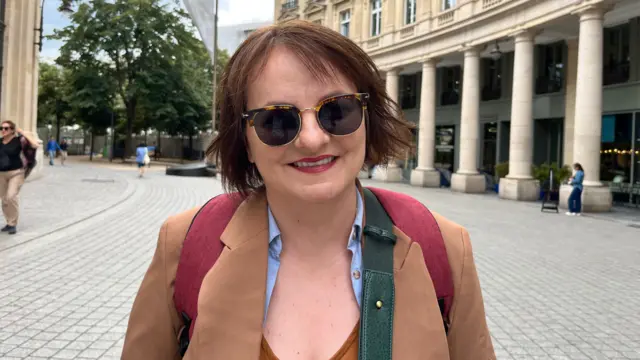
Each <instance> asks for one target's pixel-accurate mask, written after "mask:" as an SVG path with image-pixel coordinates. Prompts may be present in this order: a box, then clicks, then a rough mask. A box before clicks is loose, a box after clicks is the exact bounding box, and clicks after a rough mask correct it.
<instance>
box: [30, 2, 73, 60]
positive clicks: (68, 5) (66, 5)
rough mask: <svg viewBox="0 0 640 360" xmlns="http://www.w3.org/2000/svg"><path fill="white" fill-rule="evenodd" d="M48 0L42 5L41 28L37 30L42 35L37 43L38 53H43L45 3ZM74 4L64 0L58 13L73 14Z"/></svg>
mask: <svg viewBox="0 0 640 360" xmlns="http://www.w3.org/2000/svg"><path fill="white" fill-rule="evenodd" d="M45 1H46V0H42V4H41V5H40V28H37V29H36V30H38V32H39V33H40V36H39V37H38V42H36V45H38V51H39V52H42V39H43V38H44V31H43V28H44V2H45ZM72 2H73V0H62V3H61V4H60V7H58V11H60V12H63V13H67V14H69V13H72V12H73V8H71V3H72Z"/></svg>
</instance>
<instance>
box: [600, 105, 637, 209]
mask: <svg viewBox="0 0 640 360" xmlns="http://www.w3.org/2000/svg"><path fill="white" fill-rule="evenodd" d="M600 179H601V181H602V182H604V183H605V184H608V185H609V187H610V188H611V192H612V195H613V202H614V204H618V205H620V204H635V205H636V206H637V205H638V204H639V203H640V111H636V112H626V113H615V114H605V115H604V116H603V117H602V139H601V147H600Z"/></svg>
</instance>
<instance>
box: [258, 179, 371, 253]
mask: <svg viewBox="0 0 640 360" xmlns="http://www.w3.org/2000/svg"><path fill="white" fill-rule="evenodd" d="M356 196H357V199H356V218H355V219H354V221H353V227H352V229H351V234H350V235H349V242H348V244H347V247H349V245H351V243H352V242H360V238H361V233H362V220H363V218H364V206H363V201H362V196H361V195H360V191H359V190H358V189H357V188H356ZM267 213H268V215H269V245H270V246H271V245H272V244H273V242H274V241H276V240H279V239H280V228H279V227H278V224H277V223H276V219H275V218H274V217H273V213H272V212H271V207H270V206H267Z"/></svg>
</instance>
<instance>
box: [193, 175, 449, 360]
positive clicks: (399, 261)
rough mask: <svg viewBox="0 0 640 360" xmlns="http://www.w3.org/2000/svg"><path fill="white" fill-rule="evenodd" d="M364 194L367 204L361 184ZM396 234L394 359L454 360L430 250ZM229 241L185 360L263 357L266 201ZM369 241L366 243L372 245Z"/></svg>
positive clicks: (209, 282) (246, 209) (244, 211)
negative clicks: (427, 263) (428, 256)
mask: <svg viewBox="0 0 640 360" xmlns="http://www.w3.org/2000/svg"><path fill="white" fill-rule="evenodd" d="M357 186H358V189H359V191H360V192H361V195H362V196H364V195H363V194H362V185H361V184H360V182H359V181H358V182H357ZM365 206H366V205H365ZM365 217H366V214H365ZM363 223H364V222H363ZM394 232H395V234H396V235H397V237H398V242H397V244H396V246H395V248H394V281H395V308H394V324H393V326H394V332H393V359H402V360H412V359H416V360H418V359H420V360H441V359H448V349H447V345H446V344H447V342H446V338H445V335H444V332H443V331H442V328H443V325H442V319H441V317H440V310H439V308H438V304H437V301H435V299H436V297H435V290H434V288H433V285H432V281H431V278H430V276H429V273H428V271H427V269H426V266H425V264H424V258H423V256H422V250H421V249H420V247H419V245H418V244H415V243H412V242H411V240H410V239H409V238H408V237H407V236H406V235H405V234H404V233H403V232H402V231H400V230H399V229H397V228H395V227H394ZM221 241H222V242H223V243H224V244H225V248H224V249H223V251H222V254H221V255H220V257H219V259H218V261H217V262H216V264H215V265H214V266H213V267H212V268H211V270H210V271H209V272H208V273H207V275H206V276H205V278H204V280H203V282H202V286H201V288H200V295H199V298H198V319H197V321H196V324H195V329H194V333H193V338H192V340H191V344H190V347H189V351H188V352H187V355H186V356H185V358H184V359H185V360H205V359H259V356H260V348H261V347H260V345H261V341H262V331H263V329H262V326H263V320H264V303H265V297H266V295H265V293H266V281H267V279H266V277H267V258H268V246H269V224H268V215H267V201H266V197H265V196H264V195H263V194H260V195H252V196H250V197H249V198H247V199H246V200H245V201H244V202H243V203H242V204H241V205H240V207H239V208H238V210H237V211H236V213H235V214H234V216H233V218H232V219H231V221H230V222H229V224H228V226H227V228H226V229H225V231H224V232H223V234H222V236H221ZM362 241H363V242H364V241H366V240H365V239H364V237H363V238H362ZM364 249H366V246H364ZM364 249H363V251H365V250H364ZM425 339H429V341H425Z"/></svg>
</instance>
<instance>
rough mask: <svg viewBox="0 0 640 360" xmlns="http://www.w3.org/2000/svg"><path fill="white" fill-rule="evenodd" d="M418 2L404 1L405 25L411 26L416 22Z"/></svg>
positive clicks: (412, 0)
mask: <svg viewBox="0 0 640 360" xmlns="http://www.w3.org/2000/svg"><path fill="white" fill-rule="evenodd" d="M416 1H417V0H405V1H404V24H405V25H409V24H413V23H414V22H416Z"/></svg>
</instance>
